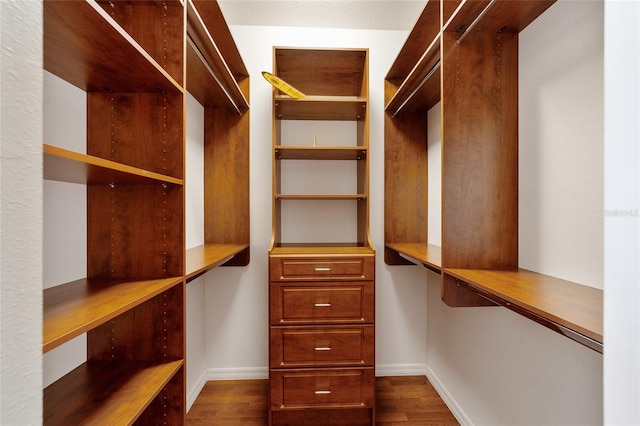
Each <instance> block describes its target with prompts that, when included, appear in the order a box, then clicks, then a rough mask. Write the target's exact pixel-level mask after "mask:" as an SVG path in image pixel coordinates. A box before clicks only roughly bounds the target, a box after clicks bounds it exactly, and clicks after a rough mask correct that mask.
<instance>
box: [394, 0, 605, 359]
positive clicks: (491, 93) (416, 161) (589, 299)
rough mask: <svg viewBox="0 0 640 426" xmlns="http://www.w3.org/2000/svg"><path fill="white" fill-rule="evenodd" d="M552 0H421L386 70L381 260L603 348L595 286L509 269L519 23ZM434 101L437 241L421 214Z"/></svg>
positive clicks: (453, 296)
mask: <svg viewBox="0 0 640 426" xmlns="http://www.w3.org/2000/svg"><path fill="white" fill-rule="evenodd" d="M553 3H554V0H533V1H521V2H510V1H507V0H491V1H490V0H478V1H471V0H462V1H455V0H452V1H448V0H444V1H434V0H429V1H428V2H427V5H426V6H425V9H424V11H423V13H422V15H421V16H420V18H419V19H418V22H417V23H416V25H415V27H414V28H413V30H412V31H411V33H410V35H409V37H408V39H407V41H406V43H405V45H404V47H403V49H402V50H401V51H400V53H399V55H398V57H397V59H396V61H395V62H394V64H393V65H392V67H391V69H390V70H389V72H388V74H387V76H386V79H385V102H386V106H385V261H386V262H387V263H388V264H392V265H397V264H410V263H417V264H419V265H423V266H425V267H427V268H429V269H431V270H433V271H435V272H437V273H440V274H441V277H442V278H441V284H442V298H443V300H444V301H445V303H447V304H448V305H450V306H458V307H463V306H495V305H501V306H505V307H507V308H509V309H511V310H514V311H515V312H518V313H520V314H522V315H524V316H526V317H528V318H530V319H532V320H533V321H536V322H538V323H540V324H543V325H545V326H547V327H549V328H551V329H553V330H555V331H557V332H559V333H561V334H563V335H566V336H568V337H570V338H572V339H574V340H576V341H578V342H580V343H582V344H584V345H586V346H588V347H590V348H592V349H594V350H596V351H602V291H601V290H598V289H595V288H591V287H588V286H584V285H580V284H577V283H572V282H568V281H565V280H560V279H558V278H554V277H549V276H546V275H542V274H538V273H535V272H532V271H526V270H523V269H519V268H518V67H517V64H518V33H519V32H520V31H521V30H522V29H524V28H525V27H526V26H527V25H529V24H530V23H531V22H532V21H534V20H535V19H536V18H537V17H538V16H539V15H541V14H542V13H544V11H545V10H547V8H549V7H550V6H551V5H552V4H553ZM437 102H441V124H442V135H441V136H442V247H434V246H431V245H428V244H427V241H428V240H427V224H426V218H427V185H428V182H427V171H426V164H427V136H426V126H427V111H428V110H429V109H430V108H431V107H433V106H434V105H435V104H436V103H437ZM409 188H410V190H409ZM416 216H417V217H416Z"/></svg>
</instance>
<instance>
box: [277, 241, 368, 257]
mask: <svg viewBox="0 0 640 426" xmlns="http://www.w3.org/2000/svg"><path fill="white" fill-rule="evenodd" d="M269 254H270V255H272V256H294V257H305V256H311V257H317V256H318V255H330V256H333V255H340V256H373V255H374V254H375V250H374V249H373V248H372V247H369V246H363V245H359V244H344V243H280V244H278V245H276V246H274V247H272V248H271V250H270V252H269Z"/></svg>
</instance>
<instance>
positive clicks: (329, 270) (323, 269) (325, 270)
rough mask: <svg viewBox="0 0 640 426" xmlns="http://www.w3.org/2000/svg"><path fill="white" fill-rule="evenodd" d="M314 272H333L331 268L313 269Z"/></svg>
mask: <svg viewBox="0 0 640 426" xmlns="http://www.w3.org/2000/svg"><path fill="white" fill-rule="evenodd" d="M313 269H314V271H316V272H331V268H321V267H317V268H313Z"/></svg>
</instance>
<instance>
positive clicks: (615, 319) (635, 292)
mask: <svg viewBox="0 0 640 426" xmlns="http://www.w3.org/2000/svg"><path fill="white" fill-rule="evenodd" d="M605 28H606V29H607V32H606V38H605V87H606V88H607V92H606V96H605V111H606V114H605V129H606V133H605V160H606V162H605V172H606V174H605V191H606V197H605V246H604V247H605V277H604V280H605V304H604V311H605V317H604V335H605V356H604V371H605V380H604V396H605V398H604V423H605V424H610V425H614V424H615V425H638V424H640V404H638V401H640V270H639V266H638V259H639V258H640V219H639V215H638V210H639V209H640V156H639V154H640V149H639V148H640V120H638V117H640V3H638V2H622V1H617V0H613V1H606V2H605Z"/></svg>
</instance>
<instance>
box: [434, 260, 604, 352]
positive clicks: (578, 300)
mask: <svg viewBox="0 0 640 426" xmlns="http://www.w3.org/2000/svg"><path fill="white" fill-rule="evenodd" d="M443 272H444V274H447V275H450V276H451V277H453V278H454V281H449V283H447V281H446V280H445V284H446V285H447V284H448V285H449V286H457V285H462V286H464V287H466V288H467V289H468V290H470V291H472V292H477V293H479V294H480V295H481V296H483V297H485V298H487V299H489V300H491V301H492V302H495V303H497V304H499V305H502V306H505V307H506V308H509V309H511V310H513V311H516V312H518V313H520V314H522V315H524V316H526V317H528V318H531V319H533V320H534V321H537V322H539V323H541V324H543V325H546V326H548V327H550V328H552V329H554V330H555V331H558V332H560V333H562V334H565V335H566V336H567V337H570V338H572V339H574V340H576V341H579V342H580V343H582V344H585V345H586V346H588V347H590V348H592V349H595V350H597V351H599V352H602V343H603V339H602V332H603V319H602V318H603V305H602V300H603V291H602V290H600V289H597V288H593V287H588V286H585V285H580V284H576V283H573V282H570V281H566V280H561V279H559V278H554V277H551V276H548V275H543V274H539V273H536V272H532V271H528V270H525V269H517V270H506V271H502V270H478V269H450V268H446V269H444V270H443ZM447 290H448V288H447V287H445V288H444V289H443V292H446V291H447Z"/></svg>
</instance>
